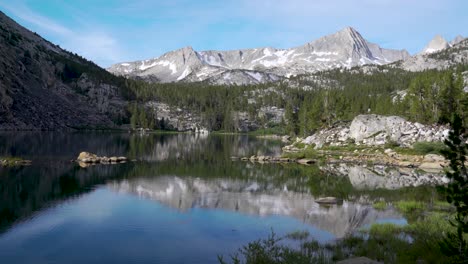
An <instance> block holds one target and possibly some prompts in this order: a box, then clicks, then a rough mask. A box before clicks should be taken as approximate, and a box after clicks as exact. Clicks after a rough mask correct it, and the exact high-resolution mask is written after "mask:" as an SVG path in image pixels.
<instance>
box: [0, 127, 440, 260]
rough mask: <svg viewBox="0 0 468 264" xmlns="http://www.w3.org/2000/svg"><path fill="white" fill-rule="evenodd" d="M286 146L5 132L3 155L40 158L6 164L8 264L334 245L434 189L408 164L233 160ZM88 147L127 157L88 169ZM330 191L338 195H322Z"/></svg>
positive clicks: (1, 187) (0, 231) (2, 256)
mask: <svg viewBox="0 0 468 264" xmlns="http://www.w3.org/2000/svg"><path fill="white" fill-rule="evenodd" d="M282 146H284V143H282V142H280V141H275V140H268V139H260V138H256V137H253V136H247V135H216V134H212V135H197V134H153V133H148V134H131V133H120V132H119V133H117V132H115V133H114V132H92V133H91V132H76V133H59V132H14V133H13V132H2V133H0V156H13V157H21V158H24V159H28V160H31V161H32V163H31V165H29V166H7V167H0V263H5V264H7V263H218V256H219V255H224V256H229V254H232V253H234V252H236V250H237V249H238V248H240V247H241V246H242V245H245V244H247V243H249V242H251V241H253V240H256V239H259V238H263V237H266V236H268V235H269V234H270V233H271V232H272V231H274V232H275V233H276V234H277V235H279V236H284V235H287V234H290V233H292V232H296V231H307V232H308V233H310V236H311V237H312V238H313V239H315V240H317V241H318V242H320V243H327V242H332V241H334V240H337V239H340V238H343V237H345V236H346V235H348V234H351V233H353V232H359V230H362V229H365V228H368V227H369V226H371V225H372V224H374V223H387V222H388V223H394V224H397V225H402V226H404V225H407V224H408V221H409V219H408V218H407V217H405V216H404V215H403V214H402V213H401V212H400V211H398V210H397V209H396V208H394V207H393V206H387V207H383V208H377V207H376V206H375V204H376V203H378V202H379V201H386V202H389V201H398V200H418V201H426V200H427V201H429V200H431V199H433V197H434V196H435V195H436V188H435V187H432V186H417V187H414V186H403V185H399V184H398V183H397V182H394V181H392V179H393V178H394V176H395V174H397V175H399V176H401V177H409V175H412V174H413V173H415V174H422V173H425V172H422V171H416V172H414V171H410V170H411V169H407V170H406V171H401V169H398V168H389V167H382V166H372V165H363V166H358V165H350V164H333V165H330V164H329V165H327V164H315V165H310V166H306V165H299V164H261V163H252V162H246V161H241V160H239V159H233V157H249V156H251V155H269V156H279V155H281V148H282ZM81 151H88V152H91V153H95V154H97V155H99V156H104V155H107V156H111V155H113V156H126V157H128V158H129V159H130V160H131V161H129V162H127V163H122V164H113V165H104V164H99V165H93V166H82V165H81V166H80V164H78V163H77V162H74V161H73V160H74V159H76V157H77V156H78V154H79V153H80V152H81ZM392 175H393V176H392ZM392 177H393V178H392ZM326 196H334V197H338V198H340V199H342V202H340V203H338V204H332V205H321V204H319V203H317V202H316V200H317V199H318V198H320V197H326ZM284 243H288V241H284ZM290 243H291V244H294V243H295V242H294V241H290Z"/></svg>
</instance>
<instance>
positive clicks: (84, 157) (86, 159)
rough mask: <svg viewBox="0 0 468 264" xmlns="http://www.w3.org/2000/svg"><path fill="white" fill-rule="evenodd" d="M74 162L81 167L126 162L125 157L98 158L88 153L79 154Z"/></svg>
mask: <svg viewBox="0 0 468 264" xmlns="http://www.w3.org/2000/svg"><path fill="white" fill-rule="evenodd" d="M76 161H77V162H78V163H79V164H80V166H82V167H87V166H89V165H90V164H117V163H124V162H127V161H128V158H127V157H115V156H113V157H107V156H103V157H99V156H98V155H96V154H93V153H89V152H85V151H83V152H81V153H80V154H79V155H78V158H77V159H76Z"/></svg>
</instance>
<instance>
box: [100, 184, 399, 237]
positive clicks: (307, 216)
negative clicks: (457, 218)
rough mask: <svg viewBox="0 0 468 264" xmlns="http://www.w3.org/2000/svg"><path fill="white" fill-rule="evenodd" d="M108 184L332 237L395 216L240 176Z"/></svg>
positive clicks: (181, 206) (181, 205)
mask: <svg viewBox="0 0 468 264" xmlns="http://www.w3.org/2000/svg"><path fill="white" fill-rule="evenodd" d="M108 186H109V188H110V189H112V190H115V191H116V192H121V193H131V194H135V195H138V196H139V197H142V198H146V199H151V200H155V201H158V202H160V203H162V204H164V205H167V206H170V207H172V208H176V209H178V210H180V211H186V210H189V209H191V208H209V209H222V210H229V211H237V212H240V213H245V214H252V215H259V216H268V215H282V216H289V217H293V218H296V219H298V220H299V221H303V222H305V223H308V224H311V225H313V226H315V227H317V228H319V229H322V230H325V231H328V232H330V233H332V234H334V235H335V236H336V237H343V236H345V235H346V234H348V233H350V232H353V231H355V230H357V229H358V228H360V227H362V226H364V225H366V224H370V223H373V222H375V221H376V220H377V219H381V218H398V217H399V215H398V214H397V213H396V212H395V211H393V210H388V211H376V210H374V209H373V208H372V206H370V205H362V204H357V203H352V202H347V201H344V202H343V204H341V205H332V206H328V207H324V206H321V205H319V204H318V203H316V202H315V197H313V196H312V195H310V194H309V193H298V192H292V191H288V190H287V188H286V186H283V187H279V188H278V187H273V186H272V185H270V184H260V183H257V182H249V181H241V180H228V179H216V180H204V179H199V178H180V177H176V176H167V177H157V178H139V179H131V180H125V181H122V182H114V183H109V184H108Z"/></svg>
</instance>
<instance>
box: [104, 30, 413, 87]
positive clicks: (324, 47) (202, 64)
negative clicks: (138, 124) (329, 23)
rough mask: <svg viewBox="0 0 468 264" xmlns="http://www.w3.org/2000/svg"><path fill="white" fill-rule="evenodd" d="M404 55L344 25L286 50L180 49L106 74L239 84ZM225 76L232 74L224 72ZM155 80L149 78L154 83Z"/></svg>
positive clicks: (387, 61) (268, 48)
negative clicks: (244, 78) (244, 80)
mask: <svg viewBox="0 0 468 264" xmlns="http://www.w3.org/2000/svg"><path fill="white" fill-rule="evenodd" d="M408 56H409V54H408V53H407V52H406V51H399V50H389V49H383V48H381V47H379V46H378V45H377V44H373V43H370V42H367V41H366V40H365V39H364V38H363V37H362V35H361V34H360V33H359V32H358V31H357V30H356V29H354V28H352V27H345V28H343V29H341V30H340V31H337V32H335V33H333V34H330V35H327V36H324V37H321V38H319V39H317V40H314V41H312V42H309V43H306V44H305V45H303V46H299V47H295V48H290V49H276V48H273V47H263V48H256V49H242V50H230V51H215V50H209V51H195V50H193V48H192V47H184V48H182V49H178V50H175V51H171V52H168V53H166V54H164V55H162V56H161V57H159V58H156V59H152V60H146V61H140V62H133V63H123V64H122V63H120V64H116V65H114V66H112V67H110V68H109V69H108V70H109V71H111V72H113V73H115V74H119V75H125V76H129V77H145V76H151V75H153V77H156V78H157V80H159V81H162V82H173V81H181V80H185V81H204V80H213V79H216V80H226V83H230V82H231V81H232V80H231V79H230V78H231V77H232V76H236V79H237V80H239V79H240V77H241V76H247V77H249V76H252V72H257V73H259V74H260V75H262V76H273V75H275V76H278V77H281V76H283V77H290V76H293V75H298V74H306V73H311V72H316V71H320V70H328V69H332V68H339V67H346V68H350V67H354V66H360V65H364V64H379V65H382V64H387V63H390V62H393V61H396V60H402V59H405V58H407V57H408ZM231 71H236V72H231ZM239 71H245V72H243V73H240V72H239ZM229 72H231V73H232V74H227V73H229ZM265 74H267V75H265ZM270 74H273V75H270ZM260 75H257V74H255V75H254V76H260ZM153 77H152V78H150V79H151V80H154V79H155V78H153ZM232 78H233V77H232ZM249 78H250V77H249ZM253 79H255V80H259V82H260V79H261V80H262V81H267V80H271V79H279V78H277V77H272V78H253ZM246 81H247V79H246ZM237 82H238V83H244V82H242V81H240V82H239V81H237Z"/></svg>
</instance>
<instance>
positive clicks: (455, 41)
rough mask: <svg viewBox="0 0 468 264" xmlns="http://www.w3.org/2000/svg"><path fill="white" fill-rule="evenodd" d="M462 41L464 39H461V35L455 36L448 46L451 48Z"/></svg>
mask: <svg viewBox="0 0 468 264" xmlns="http://www.w3.org/2000/svg"><path fill="white" fill-rule="evenodd" d="M464 39H465V37H463V36H462V35H457V36H456V37H455V38H454V39H453V40H452V41H450V45H451V46H453V45H456V44H458V43H460V42H462V41H463V40H464Z"/></svg>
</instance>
